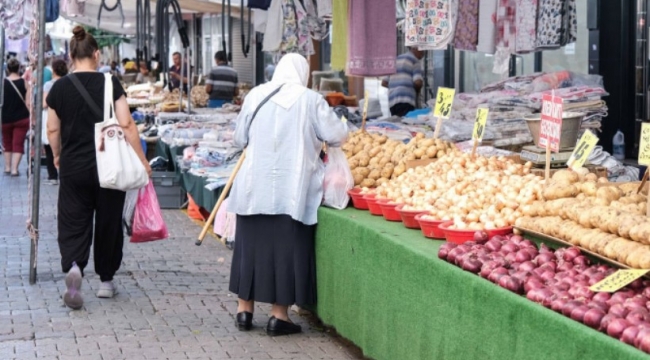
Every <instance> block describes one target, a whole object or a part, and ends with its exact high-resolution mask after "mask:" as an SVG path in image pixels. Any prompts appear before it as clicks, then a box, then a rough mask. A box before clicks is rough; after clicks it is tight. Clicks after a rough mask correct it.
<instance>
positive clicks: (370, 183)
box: [361, 179, 375, 187]
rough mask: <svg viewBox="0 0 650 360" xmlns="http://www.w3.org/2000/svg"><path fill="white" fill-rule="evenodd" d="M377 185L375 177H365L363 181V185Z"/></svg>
mask: <svg viewBox="0 0 650 360" xmlns="http://www.w3.org/2000/svg"><path fill="white" fill-rule="evenodd" d="M374 186H375V180H373V179H364V180H363V181H362V182H361V187H374Z"/></svg>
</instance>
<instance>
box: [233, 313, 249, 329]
mask: <svg viewBox="0 0 650 360" xmlns="http://www.w3.org/2000/svg"><path fill="white" fill-rule="evenodd" d="M235 325H237V328H238V329H239V331H249V330H250V329H252V328H253V314H252V313H249V312H248V311H242V312H240V313H237V320H235Z"/></svg>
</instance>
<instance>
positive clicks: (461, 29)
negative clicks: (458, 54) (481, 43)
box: [454, 0, 479, 51]
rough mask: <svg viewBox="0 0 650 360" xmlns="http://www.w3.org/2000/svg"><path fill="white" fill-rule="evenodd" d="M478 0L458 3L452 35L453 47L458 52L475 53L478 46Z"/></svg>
mask: <svg viewBox="0 0 650 360" xmlns="http://www.w3.org/2000/svg"><path fill="white" fill-rule="evenodd" d="M478 7H479V0H459V1H458V21H457V22H456V33H455V35H454V47H455V48H456V49H458V50H471V51H476V46H477V45H478Z"/></svg>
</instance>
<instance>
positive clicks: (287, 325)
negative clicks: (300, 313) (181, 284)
mask: <svg viewBox="0 0 650 360" xmlns="http://www.w3.org/2000/svg"><path fill="white" fill-rule="evenodd" d="M301 331H302V328H301V327H300V325H296V324H294V323H291V322H288V321H284V320H280V319H278V318H276V317H275V316H271V318H270V319H269V323H268V324H267V325H266V334H267V335H269V336H281V335H291V334H297V333H299V332H301Z"/></svg>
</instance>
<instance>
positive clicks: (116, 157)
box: [72, 74, 149, 191]
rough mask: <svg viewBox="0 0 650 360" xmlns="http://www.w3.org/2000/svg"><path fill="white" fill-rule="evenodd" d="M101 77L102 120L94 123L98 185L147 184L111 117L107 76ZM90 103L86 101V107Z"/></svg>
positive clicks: (130, 186)
mask: <svg viewBox="0 0 650 360" xmlns="http://www.w3.org/2000/svg"><path fill="white" fill-rule="evenodd" d="M72 78H73V83H75V85H76V84H77V83H79V81H78V79H76V77H75V75H74V74H72ZM104 79H105V84H104V117H103V119H104V121H103V122H100V123H96V124H95V153H96V155H97V173H98V175H99V186H101V187H103V188H105V189H114V190H122V191H127V190H135V189H140V188H142V187H143V186H145V185H147V183H148V182H149V176H148V175H147V170H146V169H145V168H144V165H142V162H141V161H140V158H138V155H137V154H136V153H135V150H134V149H133V148H132V147H131V145H130V144H129V143H128V142H127V141H126V138H125V135H124V130H123V129H122V127H121V126H120V124H119V123H118V121H117V117H116V116H115V106H114V101H113V80H112V78H111V75H110V74H105V75H104ZM77 88H78V87H77ZM80 91H81V93H82V95H83V96H84V98H86V96H85V95H88V92H87V91H85V89H83V91H82V90H80ZM84 92H85V95H84ZM89 100H92V99H90V96H88V98H86V101H88V102H89ZM93 104H94V102H92V103H90V106H91V107H92V105H93Z"/></svg>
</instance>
